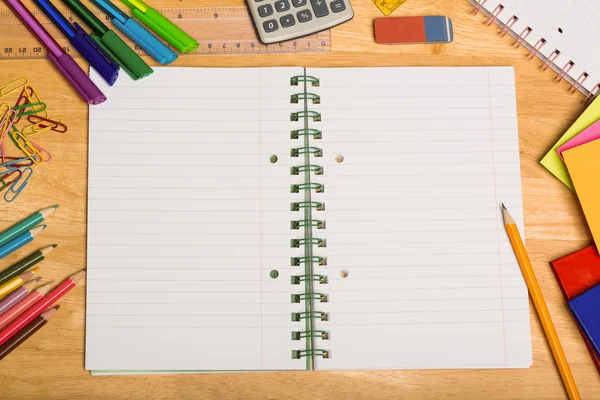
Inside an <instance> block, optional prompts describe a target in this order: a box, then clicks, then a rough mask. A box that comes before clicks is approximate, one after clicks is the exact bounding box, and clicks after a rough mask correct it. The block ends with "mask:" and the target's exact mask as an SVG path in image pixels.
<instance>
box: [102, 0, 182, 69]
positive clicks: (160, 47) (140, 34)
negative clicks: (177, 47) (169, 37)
mask: <svg viewBox="0 0 600 400" xmlns="http://www.w3.org/2000/svg"><path fill="white" fill-rule="evenodd" d="M92 3H94V4H95V5H97V6H98V7H100V9H101V10H102V11H104V12H105V13H106V15H108V16H109V17H110V18H111V21H112V23H113V25H114V26H116V27H117V29H119V30H120V31H121V32H123V33H124V34H125V35H127V36H128V37H129V38H131V40H133V41H134V42H135V43H136V44H138V45H139V46H140V47H141V48H142V49H144V51H145V52H146V53H148V54H150V55H151V56H152V57H153V58H154V59H155V60H156V61H158V62H159V63H161V64H170V63H172V62H173V61H175V60H176V59H177V54H176V53H175V52H174V51H173V50H171V49H169V48H168V47H167V46H166V45H165V44H164V43H163V42H161V41H160V40H158V39H157V38H156V36H154V35H153V34H151V33H150V32H148V30H147V29H146V28H144V27H143V26H142V25H140V24H139V23H138V22H137V21H136V20H135V19H133V18H130V17H129V16H127V15H126V14H125V13H123V11H121V10H120V9H119V8H117V7H116V6H115V5H114V4H113V3H111V2H110V1H109V0H92Z"/></svg>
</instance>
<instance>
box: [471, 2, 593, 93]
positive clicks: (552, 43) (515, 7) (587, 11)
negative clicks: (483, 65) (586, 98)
mask: <svg viewBox="0 0 600 400" xmlns="http://www.w3.org/2000/svg"><path fill="white" fill-rule="evenodd" d="M469 1H471V2H472V3H475V4H476V3H477V1H476V0H469ZM482 1H484V0H479V1H478V2H479V3H481V2H482ZM499 5H502V6H503V7H504V8H503V9H502V11H501V12H500V14H497V13H498V10H497V7H498V6H499ZM483 8H484V9H485V10H488V11H489V12H490V13H492V12H494V10H496V15H497V16H498V17H497V19H498V20H499V22H501V23H502V24H506V23H510V24H511V29H512V31H513V32H515V34H516V35H521V34H523V36H525V34H526V33H527V28H531V32H530V33H529V34H527V37H526V38H525V41H526V43H528V44H529V45H530V46H532V47H534V46H536V45H537V47H536V48H538V49H539V53H540V54H541V55H543V56H544V57H551V58H552V59H553V60H554V64H556V66H557V69H558V70H559V71H560V69H562V68H565V69H568V71H567V72H568V75H570V76H571V77H572V79H573V80H577V79H579V80H580V82H581V80H583V77H582V74H583V73H584V72H585V73H587V74H588V75H589V76H588V77H587V78H585V81H583V87H585V88H586V89H587V90H590V91H591V90H593V89H594V87H595V86H596V85H597V84H598V83H599V82H600V51H598V48H599V47H600V39H599V38H600V26H598V24H596V23H594V21H596V20H597V18H598V16H600V2H598V1H592V0H578V1H577V0H571V1H565V0H485V2H484V5H483ZM513 17H517V18H518V19H517V20H516V22H515V21H514V18H513ZM542 39H544V40H545V41H546V42H545V44H543V45H542V43H541V40H542ZM540 46H541V47H540ZM555 50H559V51H560V53H559V54H558V55H554V56H553V55H552V54H553V53H554V51H555ZM569 61H572V62H573V66H572V67H568V63H569Z"/></svg>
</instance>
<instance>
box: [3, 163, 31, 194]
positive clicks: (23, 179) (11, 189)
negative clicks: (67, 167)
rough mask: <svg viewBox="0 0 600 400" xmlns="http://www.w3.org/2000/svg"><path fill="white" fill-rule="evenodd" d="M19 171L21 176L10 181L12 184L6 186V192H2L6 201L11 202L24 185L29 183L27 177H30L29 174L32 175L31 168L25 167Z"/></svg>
mask: <svg viewBox="0 0 600 400" xmlns="http://www.w3.org/2000/svg"><path fill="white" fill-rule="evenodd" d="M18 171H20V170H18ZM20 172H21V176H19V177H18V178H17V179H15V180H14V181H13V182H12V185H10V186H8V189H7V191H6V193H4V200H6V202H7V203H12V202H13V201H15V200H16V198H17V197H19V195H20V194H21V192H22V191H23V190H24V189H25V187H26V186H27V184H28V183H29V178H31V176H32V175H33V168H31V167H27V168H25V169H23V171H20ZM11 194H12V196H9V195H11Z"/></svg>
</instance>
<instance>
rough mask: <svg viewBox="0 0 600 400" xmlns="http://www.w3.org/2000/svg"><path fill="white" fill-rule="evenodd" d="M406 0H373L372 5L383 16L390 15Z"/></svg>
mask: <svg viewBox="0 0 600 400" xmlns="http://www.w3.org/2000/svg"><path fill="white" fill-rule="evenodd" d="M405 1H406V0H373V4H375V5H376V6H377V8H379V9H380V10H381V12H382V13H383V14H384V15H390V14H391V13H392V12H394V10H395V9H396V8H398V7H400V6H401V5H402V4H404V2H405Z"/></svg>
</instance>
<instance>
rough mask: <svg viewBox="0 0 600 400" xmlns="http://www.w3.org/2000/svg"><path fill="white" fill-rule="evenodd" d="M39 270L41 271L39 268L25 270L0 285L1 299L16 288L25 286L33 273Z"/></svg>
mask: <svg viewBox="0 0 600 400" xmlns="http://www.w3.org/2000/svg"><path fill="white" fill-rule="evenodd" d="M38 272H40V269H39V268H34V269H32V270H31V271H25V272H23V273H21V274H19V275H18V276H16V277H14V278H12V279H11V280H9V281H7V282H6V283H3V284H2V285H0V299H2V298H4V297H6V296H7V295H9V294H10V293H11V292H13V291H14V290H16V289H18V288H20V287H21V286H23V284H24V283H25V282H27V281H28V280H29V279H31V278H32V277H33V275H35V274H37V273H38Z"/></svg>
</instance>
